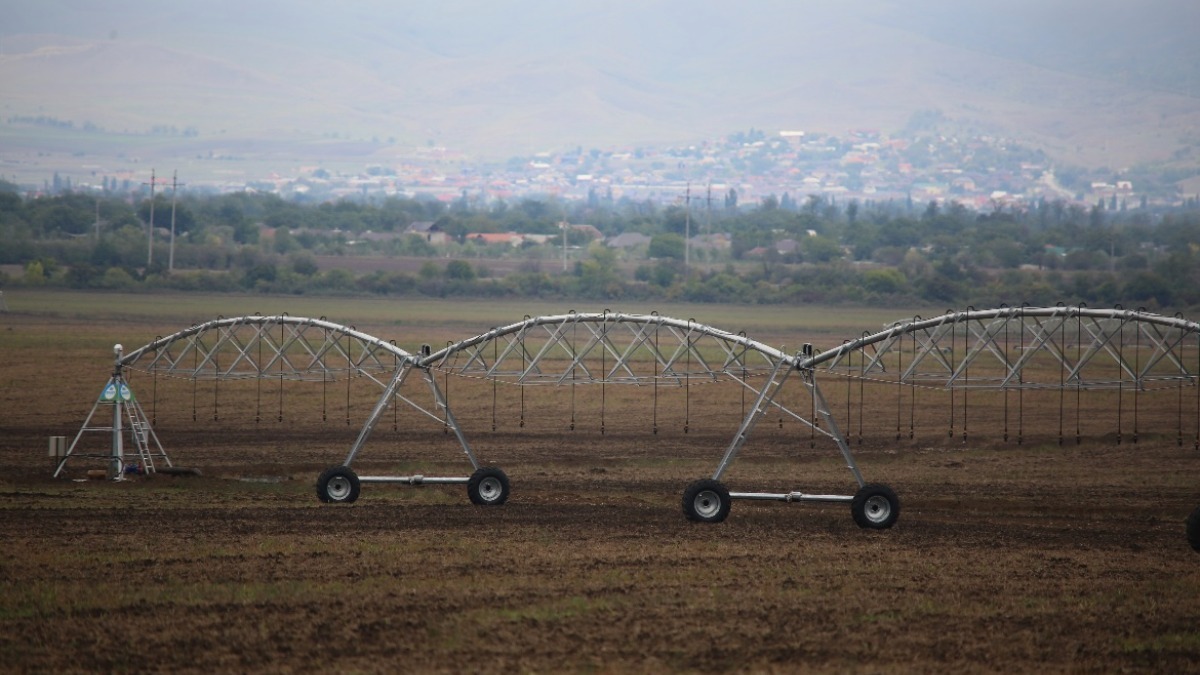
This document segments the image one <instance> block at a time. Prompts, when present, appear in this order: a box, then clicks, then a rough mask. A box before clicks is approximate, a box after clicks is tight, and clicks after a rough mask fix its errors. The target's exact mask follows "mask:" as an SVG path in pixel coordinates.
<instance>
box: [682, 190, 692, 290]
mask: <svg viewBox="0 0 1200 675" xmlns="http://www.w3.org/2000/svg"><path fill="white" fill-rule="evenodd" d="M691 239H692V182H691V181H688V184H687V192H686V193H685V194H684V198H683V278H684V279H685V280H686V279H687V278H688V269H689V268H690V265H691V262H692V242H691Z"/></svg>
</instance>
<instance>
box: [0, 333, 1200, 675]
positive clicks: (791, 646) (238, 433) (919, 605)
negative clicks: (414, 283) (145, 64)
mask: <svg viewBox="0 0 1200 675" xmlns="http://www.w3.org/2000/svg"><path fill="white" fill-rule="evenodd" d="M172 328H178V326H174V327H172V326H168V327H165V328H164V327H162V326H158V325H156V324H155V323H154V321H153V320H149V319H148V320H146V321H145V322H142V323H139V322H136V321H126V322H124V323H122V324H121V325H109V324H104V323H102V322H101V323H97V322H88V321H81V320H78V319H65V318H55V317H49V318H47V317H43V316H36V315H15V314H7V315H0V379H2V383H3V384H4V387H3V391H2V392H0V405H3V409H4V414H3V416H2V417H0V466H3V468H4V472H3V475H2V477H0V539H2V540H3V541H4V544H5V545H4V546H3V548H2V549H0V663H3V668H2V669H3V670H5V671H7V672H117V671H132V672H146V671H156V672H164V671H166V672H250V671H255V672H257V671H264V672H295V671H314V670H335V669H336V670H345V671H351V672H397V671H419V672H439V671H455V672H461V671H471V672H501V671H524V672H557V671H597V672H661V671H704V672H710V671H754V672H795V671H804V672H838V673H842V672H997V671H1004V672H1031V671H1032V672H1064V671H1070V672H1114V671H1135V672H1171V673H1181V672H1200V603H1198V602H1197V597H1200V555H1197V554H1196V553H1195V552H1193V551H1192V550H1191V549H1190V548H1189V547H1188V544H1187V541H1186V538H1185V534H1184V519H1185V518H1186V517H1187V515H1188V513H1189V512H1190V511H1191V510H1192V509H1193V508H1195V506H1196V505H1197V504H1200V485H1198V482H1197V475H1198V471H1197V470H1198V469H1200V451H1197V449H1196V447H1195V437H1196V423H1197V419H1196V408H1195V399H1194V398H1187V399H1184V402H1183V403H1177V401H1176V398H1175V397H1174V394H1170V393H1168V394H1166V397H1165V398H1157V399H1146V400H1144V401H1141V403H1140V405H1141V407H1140V409H1139V413H1138V414H1139V417H1138V418H1137V422H1136V424H1137V425H1138V432H1137V442H1136V443H1135V442H1134V432H1133V428H1132V424H1133V418H1132V416H1131V413H1130V412H1128V411H1126V412H1125V414H1124V415H1123V417H1122V421H1121V422H1120V424H1121V425H1123V426H1122V427H1120V428H1119V427H1118V423H1117V421H1116V420H1115V419H1114V417H1115V416H1114V414H1113V413H1114V411H1113V410H1112V409H1111V408H1109V409H1107V410H1105V409H1104V408H1103V406H1099V407H1097V408H1095V409H1081V411H1080V413H1079V414H1078V415H1075V414H1074V413H1071V414H1069V415H1068V418H1069V419H1068V420H1067V423H1066V425H1065V428H1066V432H1065V441H1064V442H1063V443H1061V444H1060V443H1059V441H1058V439H1059V436H1060V433H1061V432H1060V429H1059V426H1058V419H1059V418H1058V415H1057V414H1056V415H1052V416H1048V417H1046V416H1039V415H1038V414H1035V413H1037V412H1039V411H1041V412H1044V409H1046V408H1053V407H1054V404H1055V402H1056V401H1057V399H1050V400H1042V401H1040V402H1038V401H1026V402H1025V403H1024V404H1023V405H1024V406H1025V407H1026V408H1027V410H1024V411H1023V412H1024V416H1022V417H1021V418H1019V419H1018V417H1017V416H1016V414H1015V412H1014V411H1013V409H1012V408H1011V407H1010V409H1009V410H1008V413H1007V415H1005V414H1004V413H1002V412H1001V399H997V398H992V399H988V398H986V397H984V396H982V395H978V396H976V395H973V398H972V401H971V405H972V406H973V407H971V408H969V409H967V410H964V409H963V405H964V404H963V402H961V401H960V402H959V403H957V406H958V407H957V409H956V410H957V411H956V413H955V414H956V418H954V419H948V418H947V406H946V405H945V402H944V401H943V402H939V401H938V400H937V399H936V398H935V395H934V394H932V393H929V392H922V393H921V394H920V398H919V400H918V403H919V404H920V405H918V406H916V409H917V410H918V411H921V412H918V413H916V414H913V415H911V416H910V413H909V411H908V409H907V407H906V406H907V405H908V403H907V402H906V403H904V404H903V406H897V405H896V404H895V403H894V402H889V399H888V398H887V397H888V396H889V395H890V393H889V392H884V393H882V394H879V400H878V401H876V400H875V399H874V398H872V399H871V400H870V401H863V402H862V404H861V405H863V406H870V411H869V412H868V414H867V415H866V416H865V417H866V419H865V420H863V422H862V423H861V424H860V423H859V421H858V420H857V419H854V417H853V415H852V416H851V419H854V421H853V422H851V423H850V424H848V427H849V433H850V435H851V438H852V439H853V440H854V444H853V448H854V451H855V454H856V457H857V459H858V462H859V464H860V466H861V468H862V470H863V473H864V474H865V475H866V477H867V479H868V480H869V481H873V482H885V483H888V484H890V485H892V486H893V487H894V488H895V489H896V490H897V492H898V493H899V494H900V497H901V500H902V502H903V510H902V514H901V517H900V520H899V522H898V523H897V525H896V526H895V527H894V528H892V529H891V530H886V531H868V530H861V529H859V528H858V527H856V526H855V525H854V523H853V522H852V520H851V518H850V514H849V512H848V509H847V508H846V507H845V506H842V505H811V504H803V505H802V504H784V503H757V502H745V501H738V502H736V503H735V504H734V507H733V511H732V513H731V515H730V517H729V519H728V520H727V521H725V522H724V523H721V524H719V525H701V524H695V523H691V522H689V521H687V520H686V519H685V518H684V517H683V514H682V512H681V509H680V498H681V494H682V491H683V489H684V487H685V486H686V485H687V484H688V483H689V482H691V481H693V480H695V479H698V478H702V477H706V476H708V475H710V474H711V473H712V471H713V468H714V467H715V465H716V462H717V460H718V459H719V458H720V456H721V453H722V452H723V450H724V447H725V445H726V444H727V443H728V442H729V438H730V437H731V436H732V434H733V432H734V431H735V429H736V421H737V419H739V418H740V408H739V407H738V406H739V404H740V402H739V401H738V398H737V397H736V395H729V394H726V395H717V394H716V393H712V394H709V393H707V392H705V393H703V395H700V394H696V395H693V396H692V397H690V398H689V400H687V401H686V402H684V403H685V404H686V405H685V406H681V405H679V404H680V401H679V400H678V398H677V397H678V392H674V393H673V394H670V395H668V394H665V393H664V394H663V398H662V399H661V400H659V401H658V403H657V405H653V406H652V405H649V404H648V403H647V399H646V398H645V395H644V394H645V392H641V393H637V392H631V390H630V388H624V389H623V390H621V391H620V392H618V391H617V388H612V387H610V388H609V390H608V391H607V392H605V393H606V398H605V401H604V402H603V404H601V403H600V401H599V399H598V398H597V397H598V395H599V392H598V391H597V390H596V389H595V388H582V387H581V388H580V389H579V391H577V392H574V393H575V398H574V402H573V404H571V403H570V402H569V401H568V398H569V397H568V392H567V391H565V390H561V389H560V390H543V391H542V392H539V393H536V394H530V395H529V397H528V398H525V399H519V398H518V396H517V394H516V393H515V392H514V391H513V389H511V388H510V389H505V390H501V391H500V392H499V394H498V395H497V396H496V397H493V396H492V393H491V392H492V390H491V388H490V386H488V385H486V384H485V385H483V386H482V387H481V386H480V384H479V383H469V382H468V383H464V384H457V383H452V384H451V387H452V389H451V397H452V404H453V405H455V406H456V410H457V411H458V412H459V414H460V416H461V417H462V421H463V424H464V426H465V427H466V428H467V431H468V436H469V437H470V439H471V440H472V443H473V447H474V449H475V451H476V452H477V453H478V454H479V455H480V457H481V458H482V459H483V460H484V462H486V463H489V464H495V465H498V466H501V467H502V468H504V470H505V471H506V472H507V473H508V475H509V476H510V477H511V479H512V496H511V498H510V500H509V502H508V503H507V504H506V505H504V506H502V507H476V506H472V505H471V504H470V503H469V502H468V500H467V498H466V494H465V491H464V490H463V489H462V487H461V486H445V487H423V488H409V487H395V486H378V485H367V486H364V488H363V494H362V497H361V498H360V499H359V501H357V502H356V503H354V504H352V505H327V504H322V503H320V502H319V501H318V500H317V498H316V495H315V490H314V487H313V483H314V480H315V477H316V475H317V473H319V471H320V470H321V469H322V468H324V467H326V466H330V465H333V464H337V463H340V462H341V461H342V459H344V457H345V452H346V451H347V449H348V448H349V446H350V443H351V442H352V441H353V439H354V436H355V435H356V434H357V432H358V429H359V426H360V425H361V421H362V419H363V418H364V416H365V415H366V412H367V409H369V407H370V405H371V402H372V401H373V395H375V394H373V393H372V389H371V386H373V385H371V386H364V385H361V384H359V383H356V384H353V385H352V386H349V387H345V388H340V389H337V390H336V391H334V390H326V391H322V392H319V393H317V392H314V391H309V392H307V393H302V392H300V391H298V390H297V391H293V390H292V389H279V388H276V389H265V390H264V389H261V388H257V387H256V385H254V384H248V385H243V387H242V389H240V390H239V389H236V388H235V387H233V386H230V387H229V388H227V389H224V390H216V391H214V390H213V389H212V388H211V385H208V387H209V388H204V387H205V385H200V387H199V388H197V387H193V385H192V384H191V383H190V382H178V381H176V382H165V381H150V380H147V379H145V378H144V377H143V378H142V379H140V380H137V381H135V386H136V388H137V393H138V395H139V397H140V399H141V400H142V401H143V405H146V406H149V405H150V404H151V402H153V404H154V409H155V416H156V417H157V420H156V429H157V432H158V434H159V436H160V438H161V439H162V440H163V442H164V445H165V446H166V447H167V449H168V452H169V453H170V454H171V457H172V459H173V460H174V461H175V463H176V464H178V465H183V466H189V467H197V468H199V469H201V470H202V472H203V476H200V477H169V476H165V475H157V476H154V477H135V478H133V479H131V480H129V481H125V482H120V483H114V482H108V481H94V480H93V481H88V480H86V479H85V478H84V475H85V472H86V470H87V469H88V468H95V466H96V465H89V464H87V463H86V462H81V463H79V464H78V465H75V464H72V465H70V470H69V472H68V474H69V475H68V477H67V478H65V479H51V478H50V474H51V470H52V464H51V463H50V460H49V459H48V458H47V456H46V437H47V436H48V435H52V434H60V435H61V434H66V435H68V436H71V435H74V433H75V432H76V431H77V430H78V429H79V426H80V424H82V422H83V418H84V416H85V415H86V414H87V411H88V409H89V408H90V406H91V404H92V402H93V401H94V396H95V395H96V394H98V393H99V389H100V388H101V386H102V385H103V383H104V380H105V378H106V377H107V374H108V368H109V365H110V363H111V361H110V360H111V356H110V355H111V351H110V350H109V349H110V347H111V344H112V343H113V342H114V341H117V340H120V339H124V340H129V337H128V336H129V334H131V333H133V334H135V335H140V334H145V335H146V336H147V341H148V340H149V339H150V338H152V337H153V336H154V335H156V334H164V333H166V332H167V330H169V329H172ZM484 328H485V327H481V330H483V329H484ZM463 337H465V336H463ZM114 338H115V339H114ZM793 342H794V340H793ZM152 389H153V390H155V391H154V392H153V394H152V393H148V390H152ZM712 391H713V392H716V391H717V390H716V389H713V390H712ZM375 392H376V394H377V389H376V390H375ZM626 392H628V393H626ZM281 393H282V396H280V394H281ZM906 395H907V394H906ZM1187 395H1188V396H1194V394H1193V393H1192V392H1190V391H1189V392H1188V393H1187ZM670 396H676V398H675V399H671V398H670ZM841 396H844V394H837V393H836V391H835V392H834V393H832V394H831V399H832V400H835V401H840V400H842V399H841V398H840V397H841ZM280 399H282V404H281V403H280ZM906 401H907V399H906ZM1009 404H1010V406H1015V403H1014V402H1013V401H1011V400H1010V401H1009ZM1129 404H1130V403H1129V401H1125V402H1124V405H1126V406H1128V405H1129ZM493 406H494V407H493ZM683 407H686V412H682V411H681V408H683ZM852 407H853V406H852ZM1068 412H1071V411H1070V406H1068ZM1181 412H1185V413H1186V414H1185V415H1181V414H1180V413H1181ZM193 415H195V418H196V419H195V420H193ZM214 417H216V418H217V419H216V420H214V419H213V418H214ZM280 417H282V420H281V419H279V418H280ZM1077 418H1078V426H1079V428H1080V430H1081V442H1080V443H1078V444H1076V442H1075V440H1074V432H1075V427H1076V424H1077ZM256 419H257V421H255V420H256ZM571 419H574V420H575V422H576V424H575V429H574V430H571V429H570V426H569V425H570V420H571ZM522 421H524V425H523V426H522V425H521V422H522ZM493 425H494V427H495V429H494V430H493ZM910 425H911V426H912V429H913V437H912V438H909V436H908V431H909V428H910ZM685 427H686V428H687V431H686V432H685V431H684V428H685ZM898 427H899V430H900V431H901V432H902V433H901V434H900V435H901V439H900V440H897V439H896V431H897V428H898ZM1018 427H1019V428H1020V433H1021V437H1022V442H1021V443H1020V444H1018V443H1017V442H1016V436H1017V434H1018ZM655 428H657V430H658V431H657V433H655V432H654V429H655ZM1005 429H1007V430H1008V431H1009V439H1008V440H1007V442H1006V441H1005V440H1004V430H1005ZM964 432H966V433H964ZM1118 432H1119V433H1120V435H1119V436H1118ZM860 436H861V440H859V437H860ZM1118 439H1119V441H1120V442H1118ZM355 466H356V468H357V469H358V470H359V472H360V473H409V472H416V473H424V474H426V475H465V473H467V472H469V466H468V465H467V463H466V462H465V461H464V460H463V458H462V456H461V452H460V451H459V450H458V448H457V446H456V444H455V443H454V441H453V437H452V436H449V435H447V434H446V433H444V431H443V430H442V429H441V428H440V425H438V424H436V423H434V422H432V420H427V419H426V420H424V421H422V420H421V419H420V417H419V416H418V415H416V414H414V413H411V412H400V413H397V415H396V416H395V417H394V418H392V419H389V420H386V421H385V423H383V424H381V425H380V427H379V428H378V429H377V431H376V433H375V435H374V436H373V437H372V442H371V444H370V445H369V446H368V448H367V449H366V450H364V453H363V454H362V456H361V458H360V459H359V460H356V463H355ZM726 482H728V483H729V484H730V485H731V487H735V488H736V489H738V490H748V491H753V490H766V491H787V490H791V489H802V490H804V491H806V492H817V493H821V492H835V493H838V492H840V493H847V491H850V492H852V491H853V488H854V485H853V481H852V479H851V477H850V476H849V474H848V472H847V471H846V469H845V467H844V462H842V461H841V459H840V457H839V456H838V454H837V452H836V449H835V448H833V447H832V445H831V444H829V443H828V442H825V441H822V440H821V439H816V440H815V441H814V440H813V439H811V438H810V436H809V434H808V432H806V431H805V430H804V429H802V428H801V427H800V426H799V425H797V424H795V423H793V422H790V421H788V422H782V423H781V422H779V421H777V420H775V419H773V418H772V419H768V420H765V421H764V422H763V423H762V424H761V425H760V426H759V428H758V429H756V430H755V435H754V436H753V439H752V442H751V443H750V444H748V445H747V447H746V449H745V450H744V452H743V456H742V457H740V458H739V459H738V461H737V462H736V463H735V465H734V468H733V469H731V471H730V473H729V474H728V476H727V477H726Z"/></svg>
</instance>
